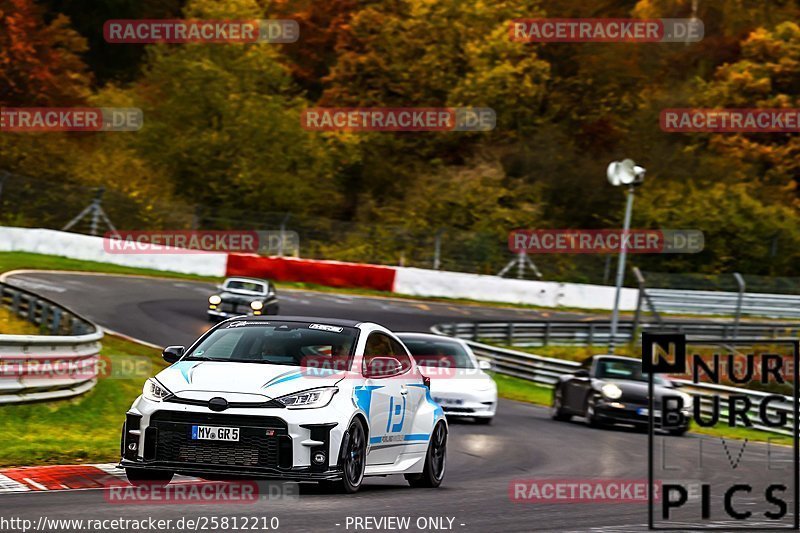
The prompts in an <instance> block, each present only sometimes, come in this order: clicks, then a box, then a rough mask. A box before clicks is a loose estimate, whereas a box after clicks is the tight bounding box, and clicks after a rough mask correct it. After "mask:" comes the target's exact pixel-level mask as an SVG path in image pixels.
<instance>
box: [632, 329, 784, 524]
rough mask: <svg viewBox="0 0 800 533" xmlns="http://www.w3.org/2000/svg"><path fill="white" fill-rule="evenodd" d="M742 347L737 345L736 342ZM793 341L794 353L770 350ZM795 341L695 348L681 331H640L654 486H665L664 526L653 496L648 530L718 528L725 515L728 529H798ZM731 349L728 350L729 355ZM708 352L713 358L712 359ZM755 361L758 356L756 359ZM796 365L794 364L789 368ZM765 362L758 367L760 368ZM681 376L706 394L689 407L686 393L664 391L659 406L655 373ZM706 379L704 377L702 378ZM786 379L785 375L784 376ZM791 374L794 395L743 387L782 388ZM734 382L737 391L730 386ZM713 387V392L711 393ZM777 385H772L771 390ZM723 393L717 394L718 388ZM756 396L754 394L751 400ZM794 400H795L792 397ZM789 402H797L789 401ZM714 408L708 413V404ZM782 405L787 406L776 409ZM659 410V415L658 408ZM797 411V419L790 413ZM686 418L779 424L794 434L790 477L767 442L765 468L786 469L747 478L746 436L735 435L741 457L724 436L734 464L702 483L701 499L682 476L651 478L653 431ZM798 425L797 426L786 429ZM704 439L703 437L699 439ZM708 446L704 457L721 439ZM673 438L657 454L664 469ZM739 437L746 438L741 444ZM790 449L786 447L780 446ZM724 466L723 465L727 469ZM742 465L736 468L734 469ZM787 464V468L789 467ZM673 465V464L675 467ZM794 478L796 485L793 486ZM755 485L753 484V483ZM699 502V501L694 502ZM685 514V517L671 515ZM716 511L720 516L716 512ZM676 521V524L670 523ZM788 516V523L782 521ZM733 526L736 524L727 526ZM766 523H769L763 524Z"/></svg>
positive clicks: (736, 424)
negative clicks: (775, 462) (773, 463)
mask: <svg viewBox="0 0 800 533" xmlns="http://www.w3.org/2000/svg"><path fill="white" fill-rule="evenodd" d="M737 344H738V345H739V348H737V347H735V345H737ZM781 344H782V345H784V346H787V347H791V350H792V353H793V358H792V359H788V358H786V357H784V356H782V355H780V354H777V353H771V352H775V351H777V349H776V347H777V346H778V345H781ZM759 345H763V346H766V347H768V348H766V349H765V350H763V352H762V351H759V350H758V349H757V348H756V346H759ZM703 346H706V347H707V348H710V351H708V353H705V352H704V350H703V349H702V347H703ZM798 346H799V343H798V341H795V340H786V339H784V340H765V341H759V342H758V343H753V342H752V341H738V342H737V341H727V340H724V341H712V340H705V341H692V342H691V347H692V350H691V351H687V342H686V336H685V335H683V334H663V333H652V334H651V333H642V367H643V371H644V372H645V373H646V375H647V379H648V387H649V392H648V403H649V405H648V412H649V417H650V421H649V422H650V423H649V426H650V430H649V434H648V479H649V483H650V487H651V488H652V487H653V486H655V484H660V485H661V495H662V497H661V512H660V517H659V518H660V522H659V524H660V525H661V524H664V527H655V525H654V524H655V519H654V505H655V504H654V501H653V499H652V498H650V501H649V502H648V519H649V524H648V525H649V528H650V529H675V528H676V527H680V529H681V530H689V529H718V528H719V527H720V525H721V524H720V522H719V519H720V517H721V518H722V519H723V520H724V521H725V529H746V530H750V531H752V530H759V529H761V530H764V529H766V530H774V529H776V528H777V529H798V528H799V527H800V522H799V520H798V499H797V495H798V483H799V481H800V477H798V454H799V452H798V450H799V448H798V425H797V424H798V422H797V419H798V391H797V388H796V383H797V377H798V367H797V363H798ZM726 352H727V353H726ZM709 356H710V357H709ZM742 357H743V358H744V359H745V364H744V365H736V364H734V361H735V360H736V359H737V358H739V359H740V360H741V358H742ZM756 359H758V361H756ZM790 364H791V366H790ZM757 365H758V366H760V371H757V368H756V366H757ZM655 374H666V375H673V376H674V375H683V374H688V375H690V376H691V381H692V383H694V384H701V383H702V384H703V385H707V387H704V388H703V392H702V394H698V395H695V397H694V399H693V401H692V405H691V406H684V405H683V404H684V399H683V398H684V397H685V396H682V395H681V394H677V393H673V394H664V395H662V396H661V399H660V403H661V405H660V406H658V405H654V401H655V398H654V397H655V396H656V394H655V392H654V386H655V385H654V375H655ZM701 378H702V379H701ZM787 378H788V379H787ZM788 380H791V384H792V390H793V398H790V397H787V396H784V395H781V394H774V393H764V392H760V393H758V394H757V395H755V396H753V395H751V394H745V393H744V392H750V393H752V392H756V391H755V389H753V390H748V391H743V387H745V385H748V384H752V385H757V386H758V389H761V390H767V391H768V390H770V387H780V386H785V385H786V384H788ZM730 384H733V386H734V387H736V389H733V388H731V387H730V386H727V387H726V386H723V385H730ZM708 390H711V391H712V392H706V391H708ZM772 390H774V389H772ZM717 391H719V392H717ZM753 398H756V399H753ZM792 400H793V401H792ZM787 405H789V406H793V409H792V407H788V408H787V407H786V406H787ZM707 407H710V408H711V409H710V411H711V412H710V414H709V411H708V410H704V409H705V408H707ZM778 407H782V408H783V410H781V409H778ZM659 409H660V414H659ZM792 411H793V419H791V420H790V419H789V418H788V415H789V414H790V413H792ZM686 417H690V418H691V420H692V422H693V423H694V424H696V425H697V426H700V427H715V426H718V424H719V425H720V426H721V427H727V428H731V429H735V428H748V429H755V428H754V425H756V424H757V425H758V427H760V428H780V429H782V430H787V429H788V431H787V433H789V434H792V435H793V439H792V440H793V445H794V446H793V448H794V449H793V450H792V451H793V457H794V460H793V461H792V463H793V468H792V472H793V478H790V477H789V476H788V475H786V474H787V472H786V470H785V469H777V468H775V469H773V468H771V465H770V464H769V459H770V453H771V452H770V449H769V447H768V445H769V442H767V447H766V450H767V451H766V454H767V461H766V463H767V464H766V472H767V474H769V473H770V470H775V471H780V472H781V474H780V475H778V474H775V473H774V472H773V473H772V475H773V476H778V479H769V480H767V481H766V482H765V480H764V479H763V478H764V472H763V471H762V472H761V473H760V474H759V475H758V477H757V478H753V479H749V478H748V479H743V478H745V477H747V475H746V473H745V474H744V475H743V473H742V470H743V469H742V468H740V467H741V466H742V465H743V464H744V462H745V461H744V460H743V455H744V452H745V449H746V448H747V444H748V440H747V439H744V440H743V441H734V442H737V444H736V445H735V446H734V449H736V447H738V450H739V451H738V457H734V456H732V454H731V452H730V451H729V448H728V444H729V442H728V443H726V441H725V439H724V438H722V437H719V441H721V445H722V446H721V447H722V448H723V449H724V450H725V454H726V456H727V461H728V462H727V463H725V462H722V464H730V466H731V470H730V471H729V472H724V471H720V469H719V468H715V470H714V472H713V474H714V475H713V476H711V478H712V479H710V480H709V481H708V482H702V483H701V484H700V494H699V495H698V496H699V497H698V498H694V499H692V498H689V494H690V490H691V487H689V486H688V485H685V484H683V483H680V482H666V481H663V480H658V479H655V477H654V468H655V466H654V459H655V457H654V441H655V434H654V430H655V429H657V428H660V429H669V428H671V427H680V426H683V425H684V424H685V423H686ZM789 426H793V427H789ZM701 439H702V437H701ZM705 440H706V442H708V445H707V446H706V447H705V448H704V447H703V443H702V442H700V444H699V446H700V458H701V459H702V454H703V453H704V452H703V450H704V449H706V453H708V449H711V448H712V447H713V445H719V444H720V442H716V438H713V437H709V438H706V439H705ZM668 442H669V440H668V439H666V438H663V439H661V440H660V452H659V453H658V454H657V455H658V456H659V457H658V459H659V460H660V461H661V462H662V464H661V466H660V469H661V470H662V471H667V470H670V468H669V467H667V465H666V452H665V450H666V449H667V446H668ZM738 442H741V446H739V444H738ZM675 448H676V452H675V453H676V455H677V456H686V455H687V453H686V451H687V449H686V447H683V448H680V447H675ZM752 448H753V449H752V451H750V453H749V456H748V458H747V459H748V460H749V461H751V463H752V458H751V457H750V456H752V455H753V454H755V453H757V451H758V450H762V449H763V448H764V446H762V447H761V448H755V447H752ZM782 451H783V452H786V453H787V455H788V451H789V450H788V449H786V448H784V449H783V450H782ZM752 464H757V465H758V466H759V468H760V467H762V466H764V465H763V461H761V462H758V461H756V462H755V463H752ZM696 468H698V469H697V470H696V471H695V472H694V473H699V472H700V471H702V470H703V468H704V467H703V466H702V463H698V465H697V467H696ZM722 468H724V467H722ZM737 468H739V470H737ZM784 468H785V466H784ZM672 470H675V469H674V468H672ZM728 474H737V475H736V477H735V478H733V479H732V480H730V481H728V480H727V478H726V477H724V476H726V475H728ZM792 481H794V483H793V484H792ZM754 485H756V487H755V488H754ZM697 503H699V505H697ZM676 512H678V513H677V514H681V513H682V516H681V518H676V517H675V516H674V515H675V514H676ZM712 512H713V515H714V517H715V518H712ZM686 513H690V514H689V516H690V517H691V519H692V520H697V521H698V522H697V523H694V524H693V523H689V522H687V521H686V520H687V519H686V516H687V515H686ZM789 519H792V521H793V524H792V525H789V524H788V523H787V520H789ZM671 520H673V522H672V523H671V522H670V521H671ZM781 520H783V521H781ZM728 524H734V525H733V526H729V525H728ZM764 524H767V526H766V527H764Z"/></svg>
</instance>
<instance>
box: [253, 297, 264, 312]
mask: <svg viewBox="0 0 800 533" xmlns="http://www.w3.org/2000/svg"><path fill="white" fill-rule="evenodd" d="M263 307H264V302H261V301H259V300H255V301H253V302H250V308H251V309H252V310H253V311H261V309H262V308H263Z"/></svg>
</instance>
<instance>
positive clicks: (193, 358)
mask: <svg viewBox="0 0 800 533" xmlns="http://www.w3.org/2000/svg"><path fill="white" fill-rule="evenodd" d="M183 360H184V361H223V359H213V358H211V357H206V356H204V355H190V356H189V357H184V358H183Z"/></svg>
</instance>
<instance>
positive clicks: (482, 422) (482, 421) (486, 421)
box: [473, 416, 494, 426]
mask: <svg viewBox="0 0 800 533" xmlns="http://www.w3.org/2000/svg"><path fill="white" fill-rule="evenodd" d="M473 420H475V423H476V424H478V425H479V426H489V425H491V424H492V420H494V417H493V416H484V417H479V418H474V419H473Z"/></svg>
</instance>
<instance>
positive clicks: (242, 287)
mask: <svg viewBox="0 0 800 533" xmlns="http://www.w3.org/2000/svg"><path fill="white" fill-rule="evenodd" d="M225 289H226V290H229V291H247V292H257V293H265V292H267V290H266V287H265V286H264V284H263V283H259V282H257V281H242V280H235V279H234V280H229V281H227V282H226V283H225Z"/></svg>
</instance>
